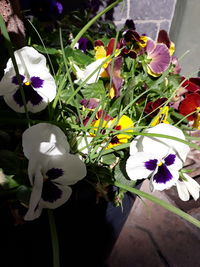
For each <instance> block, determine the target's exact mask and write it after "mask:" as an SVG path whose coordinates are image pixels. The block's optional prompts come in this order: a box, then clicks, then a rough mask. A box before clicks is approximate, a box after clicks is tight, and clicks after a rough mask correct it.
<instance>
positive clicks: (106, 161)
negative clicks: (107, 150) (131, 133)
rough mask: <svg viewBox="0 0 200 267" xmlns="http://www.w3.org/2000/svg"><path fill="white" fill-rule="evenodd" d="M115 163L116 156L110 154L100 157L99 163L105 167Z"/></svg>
mask: <svg viewBox="0 0 200 267" xmlns="http://www.w3.org/2000/svg"><path fill="white" fill-rule="evenodd" d="M115 161H116V156H115V155H114V154H112V153H111V154H108V155H104V156H102V157H101V162H102V163H104V164H107V165H111V164H112V163H114V162H115Z"/></svg>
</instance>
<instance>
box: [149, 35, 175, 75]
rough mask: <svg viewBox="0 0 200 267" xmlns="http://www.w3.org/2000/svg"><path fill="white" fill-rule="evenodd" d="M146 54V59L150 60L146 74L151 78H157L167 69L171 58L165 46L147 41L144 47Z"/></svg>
mask: <svg viewBox="0 0 200 267" xmlns="http://www.w3.org/2000/svg"><path fill="white" fill-rule="evenodd" d="M146 53H147V58H148V59H149V60H150V62H149V63H148V64H147V72H148V73H149V74H150V75H151V76H154V77H157V76H159V75H161V74H162V73H163V72H164V71H165V70H166V69H167V68H168V67H169V64H170V61H171V57H170V54H169V49H168V48H167V46H166V45H165V44H163V43H162V44H161V43H159V44H157V43H156V42H154V41H153V40H151V39H149V40H148V41H147V45H146Z"/></svg>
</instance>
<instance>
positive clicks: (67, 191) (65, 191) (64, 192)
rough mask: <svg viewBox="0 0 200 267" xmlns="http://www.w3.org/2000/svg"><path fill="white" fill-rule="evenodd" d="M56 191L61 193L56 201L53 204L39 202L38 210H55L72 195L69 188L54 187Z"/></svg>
mask: <svg viewBox="0 0 200 267" xmlns="http://www.w3.org/2000/svg"><path fill="white" fill-rule="evenodd" d="M56 186H57V187H58V189H59V190H60V191H61V192H62V194H61V196H60V198H58V199H56V200H55V201H53V202H50V201H44V200H43V199H41V200H40V203H39V207H40V208H48V209H56V208H58V207H60V206H61V205H63V204H64V203H65V202H67V200H68V199H69V198H70V196H71V194H72V189H71V187H69V186H63V185H56Z"/></svg>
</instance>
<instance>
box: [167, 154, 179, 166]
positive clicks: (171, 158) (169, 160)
mask: <svg viewBox="0 0 200 267" xmlns="http://www.w3.org/2000/svg"><path fill="white" fill-rule="evenodd" d="M175 158H176V155H175V154H169V155H168V156H167V157H166V158H165V164H166V165H167V166H170V165H172V164H174V161H175Z"/></svg>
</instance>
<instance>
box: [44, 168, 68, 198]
mask: <svg viewBox="0 0 200 267" xmlns="http://www.w3.org/2000/svg"><path fill="white" fill-rule="evenodd" d="M63 174H64V171H63V170H62V169H59V168H52V169H50V170H48V171H47V172H46V176H47V177H48V178H47V180H45V181H44V184H43V188H42V199H43V200H44V201H48V202H51V203H52V202H54V201H56V200H57V199H59V198H61V196H62V190H60V188H58V186H57V185H56V183H54V182H53V180H54V179H57V178H58V177H60V176H62V175H63Z"/></svg>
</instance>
